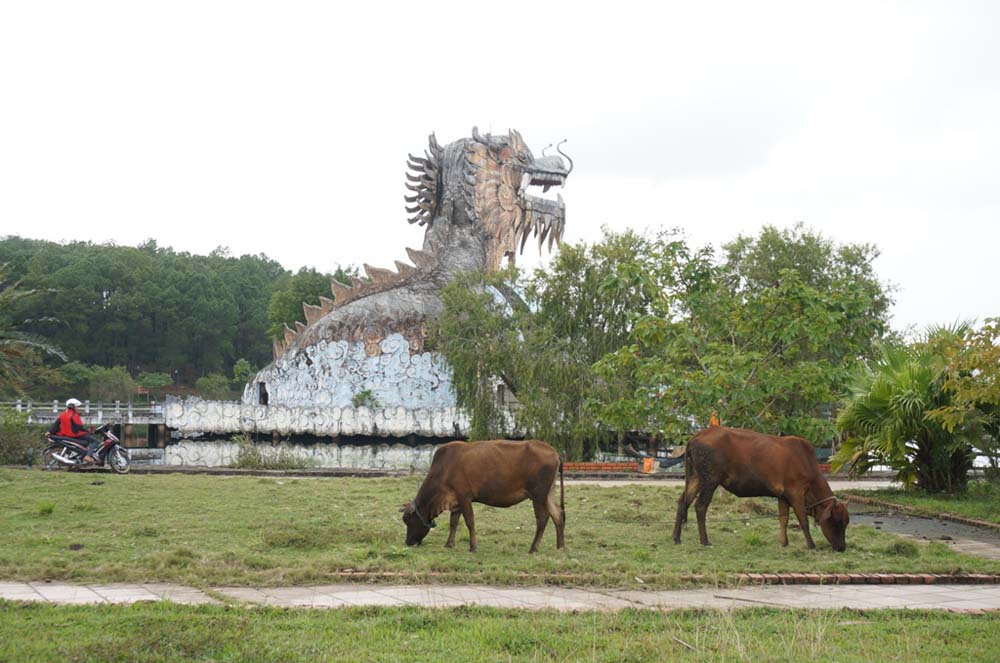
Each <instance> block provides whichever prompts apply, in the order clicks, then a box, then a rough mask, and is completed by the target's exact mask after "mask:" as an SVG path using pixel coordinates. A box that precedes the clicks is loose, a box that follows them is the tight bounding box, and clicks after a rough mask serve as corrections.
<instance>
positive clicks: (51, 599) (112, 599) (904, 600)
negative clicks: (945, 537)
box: [0, 582, 1000, 613]
mask: <svg viewBox="0 0 1000 663" xmlns="http://www.w3.org/2000/svg"><path fill="white" fill-rule="evenodd" d="M0 599H8V600H12V601H34V602H48V603H52V604H58V605H70V604H102V603H103V604H108V603H121V604H128V603H134V602H136V601H162V600H168V601H173V602H175V603H183V604H205V603H207V604H218V603H223V602H226V603H235V604H257V605H268V606H282V607H306V608H342V607H349V606H364V605H367V606H371V605H377V606H424V607H430V608H447V607H453V606H460V605H481V606H491V607H497V608H520V609H529V610H540V609H552V610H621V609H623V608H638V609H660V610H665V609H666V610H669V609H677V608H715V609H723V610H730V609H738V608H745V607H761V606H770V607H779V608H810V609H816V608H859V609H878V608H913V609H943V610H951V611H959V612H973V613H976V612H980V611H984V610H991V611H992V610H1000V585H937V584H935V585H795V586H782V585H777V586H774V585H772V586H762V587H738V588H728V589H727V588H702V589H687V590H668V591H636V590H613V589H593V588H590V589H571V588H564V587H505V588H499V587H484V586H477V585H402V586H400V585H325V586H316V587H267V588H265V587H262V588H250V587H219V588H215V589H212V590H209V591H208V592H207V593H206V592H202V591H199V590H197V589H193V588H190V587H182V586H178V585H167V584H133V583H116V584H110V585H69V584H57V583H47V582H0ZM220 599H221V600H220Z"/></svg>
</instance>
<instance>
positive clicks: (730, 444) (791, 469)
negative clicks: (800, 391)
mask: <svg viewBox="0 0 1000 663" xmlns="http://www.w3.org/2000/svg"><path fill="white" fill-rule="evenodd" d="M684 475H685V481H684V492H682V493H681V497H680V499H679V500H678V501H677V519H676V520H675V521H674V543H680V542H681V525H682V524H683V523H684V522H686V521H687V512H688V507H689V506H690V505H691V502H692V501H695V499H696V498H697V501H695V507H694V508H695V513H697V515H698V534H699V535H700V536H701V544H702V545H703V546H707V545H709V543H708V534H707V533H706V531H705V513H706V512H707V511H708V505H709V504H710V503H711V502H712V495H713V494H714V493H715V489H716V488H718V487H719V486H720V485H721V486H722V487H723V488H725V489H726V490H728V491H729V492H731V493H732V494H734V495H736V496H738V497H777V498H778V521H779V522H780V523H781V538H780V541H781V545H783V546H787V545H788V533H787V527H788V507H789V506H791V507H792V509H794V511H795V517H796V518H798V520H799V526H801V527H802V533H803V534H805V537H806V545H808V546H809V547H810V548H815V547H816V544H814V543H813V540H812V536H810V534H809V520H808V518H807V516H812V517H813V518H814V519H815V520H816V523H817V524H818V525H819V526H820V529H821V530H823V536H825V537H826V540H827V541H829V542H830V545H831V546H833V549H834V550H836V551H837V552H843V551H844V549H845V548H846V547H847V545H846V543H845V541H844V533H845V531H846V530H847V523H848V522H849V520H850V516H848V513H847V507H846V506H845V505H844V504H843V503H841V502H839V501H838V500H837V498H836V497H834V496H833V491H831V490H830V484H828V483H827V481H826V479H825V478H824V477H823V475H822V473H821V472H820V471H819V463H818V462H817V461H816V452H815V450H814V449H813V445H812V444H810V443H809V442H808V441H806V440H803V439H802V438H800V437H778V436H775V435H765V434H764V433H757V432H754V431H751V430H745V429H742V428H723V427H711V428H706V429H705V430H703V431H701V432H699V433H697V434H696V435H695V436H694V437H692V438H691V440H690V441H689V442H688V445H687V462H686V463H685V465H684Z"/></svg>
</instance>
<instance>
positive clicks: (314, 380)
mask: <svg viewBox="0 0 1000 663" xmlns="http://www.w3.org/2000/svg"><path fill="white" fill-rule="evenodd" d="M261 383H263V384H264V386H265V388H266V390H267V395H268V402H269V403H270V404H274V405H286V406H302V407H325V408H329V407H339V408H342V409H343V408H349V407H352V403H353V399H354V397H355V396H356V395H357V394H359V393H361V392H364V391H368V392H370V393H371V394H372V396H374V397H375V399H376V401H377V402H378V406H379V407H383V408H397V407H402V408H405V409H407V410H432V411H440V410H446V409H450V408H454V407H455V394H454V393H453V392H452V390H451V369H450V368H449V367H448V364H447V363H446V362H445V361H444V358H443V357H441V356H440V355H438V354H436V353H430V352H419V351H417V352H414V351H412V349H411V347H410V341H408V340H407V339H406V338H405V337H404V336H403V335H402V334H398V333H396V334H389V335H388V336H386V337H385V338H384V339H382V340H381V341H379V342H378V343H369V344H366V343H364V342H360V341H359V342H353V343H352V342H348V341H320V342H318V343H316V344H315V345H310V346H308V347H306V348H304V349H302V350H299V351H298V352H294V353H292V352H286V353H285V354H284V355H282V356H281V357H279V358H278V359H277V360H275V362H274V363H273V364H271V365H270V366H268V367H267V368H265V369H263V370H261V371H260V372H259V373H258V374H257V375H256V376H255V377H254V378H253V379H252V380H251V381H250V382H249V384H247V386H246V388H245V389H244V391H243V399H242V400H243V403H246V404H248V405H253V404H257V403H259V402H260V393H259V387H258V385H259V384H261Z"/></svg>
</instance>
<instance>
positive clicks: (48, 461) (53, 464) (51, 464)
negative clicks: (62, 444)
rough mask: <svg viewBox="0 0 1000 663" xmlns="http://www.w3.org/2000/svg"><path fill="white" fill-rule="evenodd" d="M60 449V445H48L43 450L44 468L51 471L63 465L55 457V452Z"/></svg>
mask: <svg viewBox="0 0 1000 663" xmlns="http://www.w3.org/2000/svg"><path fill="white" fill-rule="evenodd" d="M57 451H59V447H48V448H47V449H46V450H45V451H43V452H42V469H43V470H45V471H47V472H51V471H52V470H58V469H59V468H60V467H62V463H60V462H59V461H58V460H56V459H55V458H54V456H55V453H56V452H57Z"/></svg>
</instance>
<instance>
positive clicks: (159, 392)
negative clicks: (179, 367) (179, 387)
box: [136, 372, 174, 398]
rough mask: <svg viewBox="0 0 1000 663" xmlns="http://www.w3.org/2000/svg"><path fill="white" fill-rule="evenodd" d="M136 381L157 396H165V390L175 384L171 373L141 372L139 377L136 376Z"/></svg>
mask: <svg viewBox="0 0 1000 663" xmlns="http://www.w3.org/2000/svg"><path fill="white" fill-rule="evenodd" d="M136 382H137V383H138V384H139V386H141V387H145V388H146V389H148V390H149V393H150V394H152V395H153V396H154V397H155V398H162V397H163V390H164V388H166V387H169V386H170V385H171V384H173V382H174V381H173V378H171V377H170V374H169V373H157V372H153V373H140V374H139V377H138V378H136Z"/></svg>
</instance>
